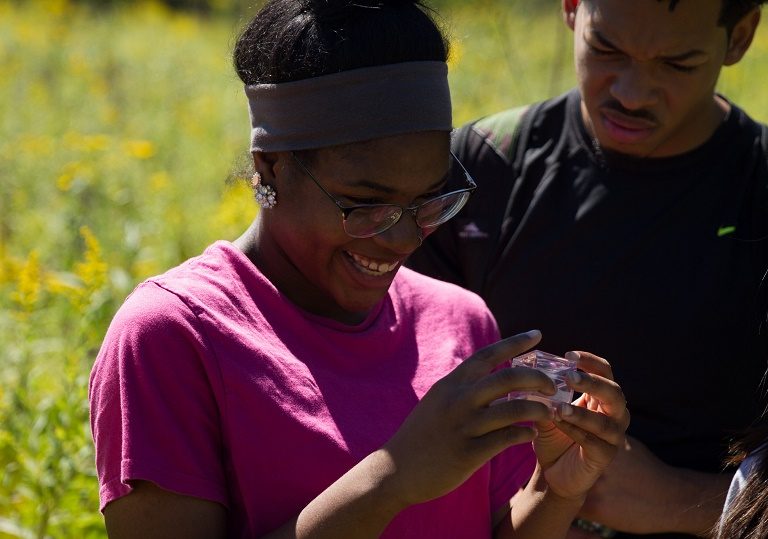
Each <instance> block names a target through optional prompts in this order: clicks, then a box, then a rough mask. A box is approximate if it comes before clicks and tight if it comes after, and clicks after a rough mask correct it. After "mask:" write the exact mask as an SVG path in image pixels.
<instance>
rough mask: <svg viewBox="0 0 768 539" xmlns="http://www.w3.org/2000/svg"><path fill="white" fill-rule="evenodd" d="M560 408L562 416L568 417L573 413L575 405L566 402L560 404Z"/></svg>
mask: <svg viewBox="0 0 768 539" xmlns="http://www.w3.org/2000/svg"><path fill="white" fill-rule="evenodd" d="M559 410H560V416H561V417H567V416H569V415H573V406H571V405H570V404H567V403H565V402H564V403H562V404H561V405H560V408H559Z"/></svg>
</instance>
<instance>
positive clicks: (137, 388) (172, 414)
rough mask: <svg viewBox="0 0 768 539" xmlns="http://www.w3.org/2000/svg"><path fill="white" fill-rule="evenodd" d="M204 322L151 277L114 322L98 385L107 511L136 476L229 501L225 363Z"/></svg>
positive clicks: (94, 382) (92, 390) (95, 402)
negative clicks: (221, 368) (221, 388)
mask: <svg viewBox="0 0 768 539" xmlns="http://www.w3.org/2000/svg"><path fill="white" fill-rule="evenodd" d="M199 327H200V324H199V321H198V320H197V318H196V317H195V315H194V313H193V312H192V311H191V310H190V308H189V307H188V306H187V305H186V304H185V303H184V302H183V301H182V300H181V299H180V298H179V297H177V296H176V295H175V294H173V293H171V292H168V291H166V290H164V289H163V288H161V287H160V286H159V285H157V284H154V283H151V282H149V283H145V284H143V285H140V286H139V287H138V288H137V289H136V290H135V291H134V293H133V294H131V296H129V298H128V299H127V300H126V302H125V304H124V305H123V306H122V307H121V308H120V310H119V311H118V313H117V315H116V316H115V318H114V319H113V321H112V323H111V325H110V327H109V330H108V331H107V334H106V337H105V339H104V342H103V344H102V347H101V350H100V351H99V354H98V356H97V359H96V362H95V364H94V366H93V369H92V371H91V379H90V385H89V400H90V411H91V431H92V434H93V438H94V442H95V446H96V467H97V472H98V477H99V485H100V489H99V497H100V509H101V510H103V509H104V507H105V506H106V505H107V504H108V503H109V502H111V501H113V500H115V499H117V498H119V497H121V496H124V495H126V494H128V493H129V492H130V491H131V485H130V483H129V482H130V481H131V480H146V481H151V482H153V483H155V484H157V485H158V486H159V487H160V488H163V489H166V490H169V491H173V492H176V493H179V494H184V495H188V496H194V497H198V498H203V499H207V500H211V501H215V502H218V503H221V504H223V505H226V504H227V494H226V492H227V490H226V487H225V478H224V471H223V470H224V467H223V464H222V462H223V458H222V453H223V450H222V441H221V440H222V435H221V428H220V425H221V421H220V413H219V404H218V401H217V399H216V395H215V391H214V386H216V383H215V380H216V379H217V368H216V365H215V362H214V361H213V360H212V359H211V358H212V353H211V351H210V350H209V347H208V346H207V345H206V340H205V338H204V335H203V334H202V332H201V330H200V329H199Z"/></svg>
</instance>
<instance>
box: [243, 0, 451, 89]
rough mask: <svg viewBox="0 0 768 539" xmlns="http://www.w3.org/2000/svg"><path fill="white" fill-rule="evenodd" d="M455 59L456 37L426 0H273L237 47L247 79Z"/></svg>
mask: <svg viewBox="0 0 768 539" xmlns="http://www.w3.org/2000/svg"><path fill="white" fill-rule="evenodd" d="M447 58H448V41H447V39H446V38H445V36H444V35H443V33H442V31H441V29H440V28H439V27H438V26H437V24H436V23H435V20H434V19H433V12H432V11H431V10H430V9H429V8H428V7H426V6H425V5H424V4H423V3H422V2H421V1H420V0H270V1H269V2H267V3H266V4H265V5H264V7H263V8H262V9H261V10H260V11H259V12H258V13H257V14H256V16H255V17H254V18H253V20H252V21H251V22H250V24H248V26H247V27H246V28H245V30H244V31H243V33H242V34H241V35H240V37H239V38H238V40H237V44H236V45H235V50H234V54H233V60H234V64H235V69H236V70H237V74H238V76H239V77H240V79H241V80H242V81H243V82H244V83H245V84H276V83H281V82H290V81H296V80H301V79H307V78H312V77H318V76H321V75H328V74H331V73H338V72H341V71H347V70H351V69H356V68H361V67H372V66H377V65H386V64H395V63H401V62H411V61H424V60H431V61H446V60H447Z"/></svg>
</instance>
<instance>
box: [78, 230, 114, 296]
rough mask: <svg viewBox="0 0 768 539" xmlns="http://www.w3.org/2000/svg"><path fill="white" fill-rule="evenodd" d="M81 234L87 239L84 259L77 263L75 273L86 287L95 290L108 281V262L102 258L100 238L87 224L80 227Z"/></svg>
mask: <svg viewBox="0 0 768 539" xmlns="http://www.w3.org/2000/svg"><path fill="white" fill-rule="evenodd" d="M80 235H81V236H82V237H83V240H84V241H85V254H84V255H83V261H82V262H78V263H77V264H75V274H76V275H77V276H78V277H79V278H80V280H81V281H82V282H83V284H84V285H85V287H86V289H88V290H90V291H95V290H98V289H100V288H101V287H103V286H104V285H105V284H106V282H107V263H106V262H105V261H104V259H103V258H102V254H101V245H100V244H99V240H98V239H96V236H95V235H94V233H93V232H92V231H91V229H90V228H88V227H87V226H82V227H80Z"/></svg>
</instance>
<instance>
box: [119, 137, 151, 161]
mask: <svg viewBox="0 0 768 539" xmlns="http://www.w3.org/2000/svg"><path fill="white" fill-rule="evenodd" d="M123 149H124V150H125V153H126V154H128V155H129V156H131V157H133V158H135V159H149V158H150V157H152V156H153V155H155V145H154V144H152V143H151V142H150V141H148V140H128V141H126V142H125V143H124V144H123Z"/></svg>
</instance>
